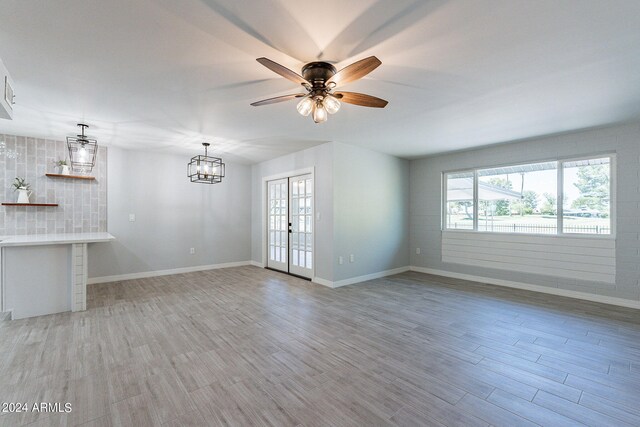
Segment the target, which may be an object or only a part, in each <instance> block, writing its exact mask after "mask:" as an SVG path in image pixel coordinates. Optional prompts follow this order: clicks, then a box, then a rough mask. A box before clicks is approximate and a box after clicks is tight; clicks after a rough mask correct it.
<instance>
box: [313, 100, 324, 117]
mask: <svg viewBox="0 0 640 427" xmlns="http://www.w3.org/2000/svg"><path fill="white" fill-rule="evenodd" d="M313 121H314V122H316V123H324V122H326V121H327V110H326V109H325V108H324V105H322V100H318V101H316V103H315V105H314V106H313Z"/></svg>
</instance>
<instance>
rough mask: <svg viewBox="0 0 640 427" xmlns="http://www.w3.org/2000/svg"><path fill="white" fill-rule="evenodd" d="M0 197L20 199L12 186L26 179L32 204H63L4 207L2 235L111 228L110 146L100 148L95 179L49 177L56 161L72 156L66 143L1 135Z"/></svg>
mask: <svg viewBox="0 0 640 427" xmlns="http://www.w3.org/2000/svg"><path fill="white" fill-rule="evenodd" d="M2 141H4V143H5V144H4V149H3V150H0V201H2V202H15V201H16V198H17V194H16V193H15V192H14V191H13V187H11V184H12V183H13V181H14V179H15V178H16V177H24V178H26V180H27V182H28V183H29V184H31V190H32V191H33V194H32V195H31V197H30V200H31V203H58V204H59V206H58V207H31V206H25V207H22V206H20V207H16V206H0V236H7V235H24V234H54V233H79V232H99V231H107V149H106V148H105V147H100V146H98V147H99V149H98V154H97V158H96V166H95V167H94V168H93V171H92V173H91V175H93V176H95V177H96V180H95V181H86V180H73V179H60V178H49V177H47V176H45V173H58V168H57V167H56V166H55V164H54V162H55V161H56V160H58V159H67V160H68V152H67V144H66V142H64V141H54V140H49V139H38V138H29V137H24V136H14V135H1V134H0V142H2Z"/></svg>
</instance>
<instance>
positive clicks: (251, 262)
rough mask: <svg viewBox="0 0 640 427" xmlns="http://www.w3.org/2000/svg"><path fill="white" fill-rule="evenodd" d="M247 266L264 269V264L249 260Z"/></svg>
mask: <svg viewBox="0 0 640 427" xmlns="http://www.w3.org/2000/svg"><path fill="white" fill-rule="evenodd" d="M249 265H253V266H254V267H259V268H264V264H263V263H261V262H258V261H254V260H251V261H249Z"/></svg>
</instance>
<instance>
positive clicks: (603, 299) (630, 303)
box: [409, 266, 640, 309]
mask: <svg viewBox="0 0 640 427" xmlns="http://www.w3.org/2000/svg"><path fill="white" fill-rule="evenodd" d="M409 269H410V270H411V271H416V272H418V273H426V274H433V275H436V276H443V277H451V278H454V279H462V280H469V281H472V282H480V283H487V284H489V285H497V286H505V287H508V288H515V289H523V290H526V291H534V292H540V293H543V294H551V295H559V296H563V297H569V298H576V299H581V300H586V301H592V302H599V303H602V304H611V305H617V306H620V307H627V308H635V309H640V301H634V300H629V299H624V298H616V297H609V296H606V295H596V294H590V293H587V292H579V291H570V290H566V289H558V288H550V287H547V286H540V285H532V284H529V283H522V282H512V281H510V280H501V279H493V278H490V277H481V276H474V275H471V274H463V273H454V272H451V271H445V270H437V269H434V268H426V267H416V266H411V267H409Z"/></svg>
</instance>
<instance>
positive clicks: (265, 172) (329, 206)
mask: <svg viewBox="0 0 640 427" xmlns="http://www.w3.org/2000/svg"><path fill="white" fill-rule="evenodd" d="M310 167H314V168H315V183H314V189H315V213H316V215H317V214H318V213H319V214H320V220H317V218H316V221H315V227H316V228H315V236H314V237H315V239H316V243H315V252H316V253H315V263H316V268H315V275H316V277H320V278H322V279H326V280H333V262H332V260H333V144H332V143H326V144H322V145H318V146H316V147H313V148H309V149H307V150H303V151H298V152H296V153H293V154H289V155H286V156H282V157H278V158H276V159H273V160H269V161H266V162H262V163H259V164H256V165H253V167H252V179H251V195H252V200H251V206H252V208H251V259H252V260H253V261H255V262H257V263H261V262H262V254H263V251H264V248H263V242H262V231H263V230H262V228H263V222H262V221H263V216H264V214H265V208H264V206H263V200H262V197H263V191H264V188H263V178H265V177H269V176H273V175H277V174H282V173H288V172H292V171H296V170H300V169H306V168H310Z"/></svg>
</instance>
